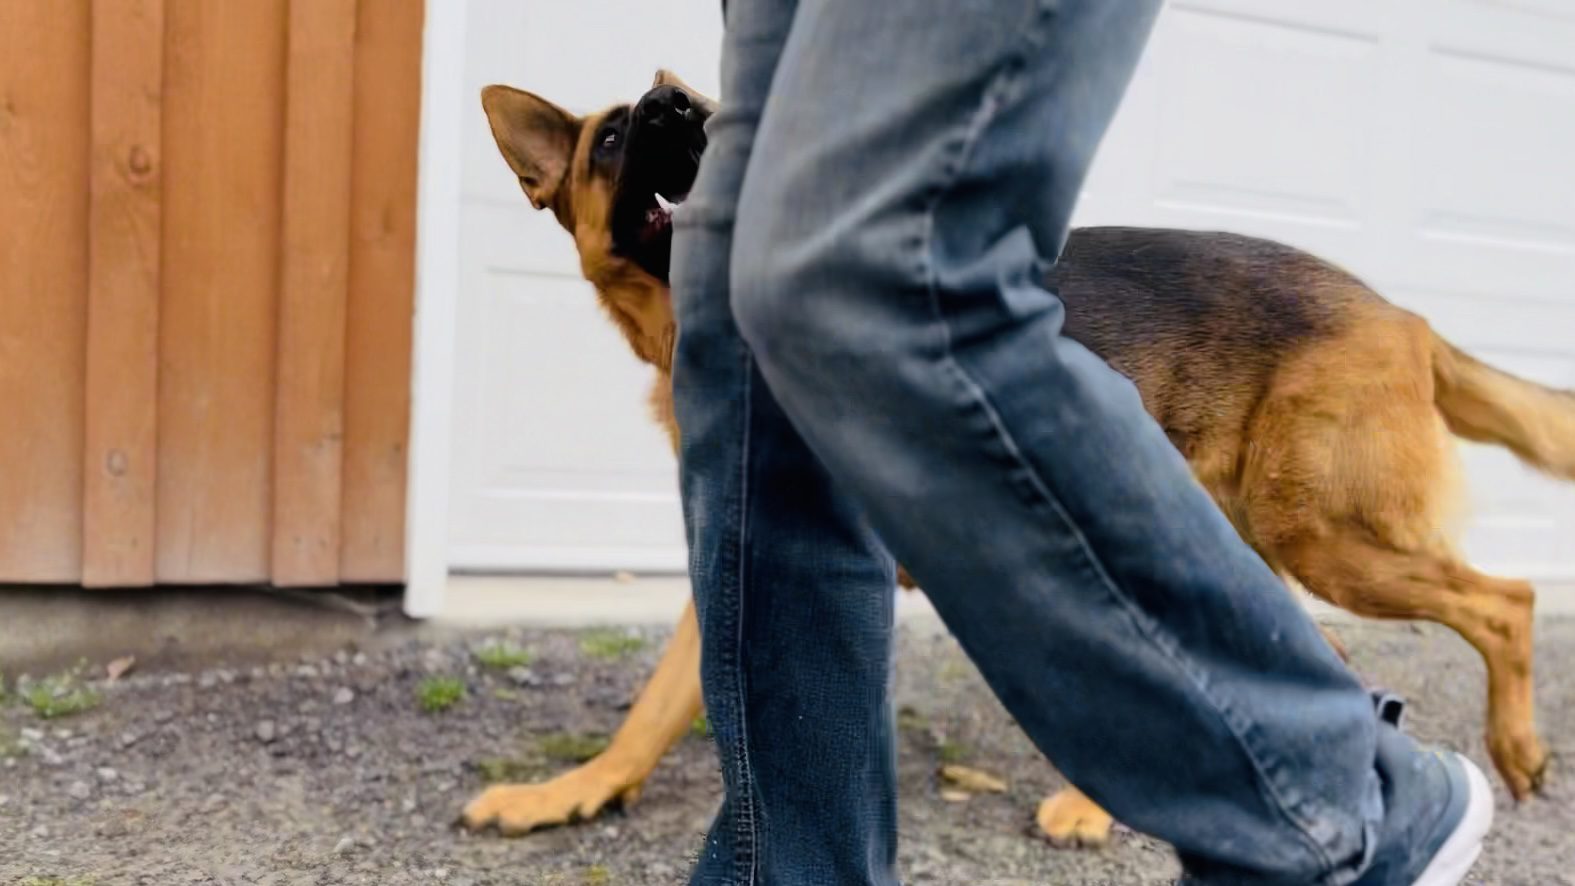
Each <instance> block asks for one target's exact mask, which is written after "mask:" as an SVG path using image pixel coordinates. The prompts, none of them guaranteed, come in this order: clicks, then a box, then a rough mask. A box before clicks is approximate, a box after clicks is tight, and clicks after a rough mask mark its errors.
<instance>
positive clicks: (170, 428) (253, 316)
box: [156, 0, 287, 582]
mask: <svg viewBox="0 0 1575 886" xmlns="http://www.w3.org/2000/svg"><path fill="white" fill-rule="evenodd" d="M286 9H287V6H286V3H285V0H167V3H166V7H165V47H164V54H165V56H164V62H165V64H164V90H165V104H164V153H165V179H164V238H163V251H162V259H161V264H162V269H163V280H164V292H163V302H162V304H161V306H160V311H159V342H160V362H159V376H158V391H159V397H158V415H159V429H158V435H159V449H158V467H157V472H158V480H157V488H158V516H157V527H158V538H157V548H158V551H157V560H156V571H157V577H158V580H159V581H163V582H252V581H264V580H266V579H267V578H268V567H269V553H270V543H269V542H270V538H271V533H270V531H269V513H270V510H271V506H272V495H271V489H270V483H271V482H272V466H273V458H272V448H273V438H274V434H273V413H274V373H275V369H276V365H275V357H276V353H277V351H276V334H275V333H276V321H277V310H278V304H277V294H278V277H279V221H280V210H279V205H280V189H281V184H282V182H281V172H282V167H283V164H282V160H283V133H284V81H285V77H284V65H285V29H286V21H287V19H286V15H285V12H286Z"/></svg>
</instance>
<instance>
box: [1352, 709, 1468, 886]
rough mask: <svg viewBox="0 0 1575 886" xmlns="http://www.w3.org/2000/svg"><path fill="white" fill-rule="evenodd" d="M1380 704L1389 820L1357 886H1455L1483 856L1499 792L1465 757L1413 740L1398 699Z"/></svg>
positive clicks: (1379, 762) (1381, 766)
mask: <svg viewBox="0 0 1575 886" xmlns="http://www.w3.org/2000/svg"><path fill="white" fill-rule="evenodd" d="M1374 703H1375V705H1376V708H1377V712H1378V715H1379V720H1380V723H1379V727H1378V754H1377V759H1376V760H1375V761H1374V762H1375V764H1376V768H1377V770H1378V776H1379V781H1380V783H1381V787H1382V791H1383V804H1384V819H1383V821H1382V822H1381V823H1380V824H1379V826H1378V832H1377V834H1376V835H1375V836H1376V837H1377V842H1378V845H1377V851H1376V852H1375V853H1374V855H1373V857H1372V858H1371V859H1370V860H1369V864H1368V867H1367V869H1366V870H1365V871H1363V872H1362V875H1361V876H1360V877H1358V878H1357V880H1356V884H1355V886H1395V884H1407V883H1409V884H1413V886H1455V884H1456V883H1459V882H1461V881H1462V880H1464V879H1465V876H1466V874H1467V873H1468V872H1469V871H1470V870H1471V866H1472V865H1473V864H1475V863H1476V860H1477V856H1478V855H1480V854H1481V853H1482V839H1483V837H1485V836H1486V835H1487V832H1488V828H1490V827H1491V826H1492V824H1493V788H1492V786H1491V785H1489V784H1488V780H1487V776H1485V775H1483V774H1482V770H1481V769H1478V768H1477V765H1476V764H1475V763H1473V762H1471V761H1470V760H1468V759H1466V758H1465V757H1464V756H1463V755H1461V754H1457V753H1454V752H1453V751H1445V750H1439V749H1433V748H1426V747H1422V746H1420V745H1418V744H1417V743H1416V742H1415V741H1413V740H1411V739H1410V738H1408V737H1406V735H1405V734H1404V733H1403V732H1402V731H1401V725H1400V719H1401V712H1402V711H1403V709H1404V703H1403V702H1401V701H1400V700H1399V699H1398V698H1396V697H1394V696H1392V695H1389V694H1388V693H1384V692H1378V693H1375V695H1374Z"/></svg>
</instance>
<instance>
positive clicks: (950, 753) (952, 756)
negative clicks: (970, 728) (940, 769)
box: [935, 738, 973, 763]
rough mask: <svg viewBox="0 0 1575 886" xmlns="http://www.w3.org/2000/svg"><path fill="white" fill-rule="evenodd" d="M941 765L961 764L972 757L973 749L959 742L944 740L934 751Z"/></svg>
mask: <svg viewBox="0 0 1575 886" xmlns="http://www.w3.org/2000/svg"><path fill="white" fill-rule="evenodd" d="M935 752H936V754H937V755H938V756H939V757H940V758H941V762H942V763H961V762H963V761H965V760H967V759H968V758H969V757H972V756H973V748H970V747H968V746H967V745H966V744H963V743H962V742H960V741H952V740H951V739H949V738H948V739H946V740H944V741H942V742H941V743H940V746H939V747H937V748H936V749H935Z"/></svg>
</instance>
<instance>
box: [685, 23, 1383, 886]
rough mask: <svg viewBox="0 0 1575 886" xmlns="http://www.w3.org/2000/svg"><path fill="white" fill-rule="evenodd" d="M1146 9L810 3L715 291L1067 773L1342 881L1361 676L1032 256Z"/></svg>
mask: <svg viewBox="0 0 1575 886" xmlns="http://www.w3.org/2000/svg"><path fill="white" fill-rule="evenodd" d="M734 5H735V8H736V9H742V8H744V4H743V3H742V0H735V4H734ZM1157 7H1158V3H1157V2H1148V0H1143V2H1136V0H1121V2H1114V0H995V2H981V0H928V2H922V3H920V2H912V3H885V2H881V3H876V2H846V0H801V2H800V4H799V9H798V12H797V15H796V19H795V23H794V26H793V29H792V32H791V34H790V35H789V37H788V41H787V45H786V48H785V50H784V51H783V53H782V57H781V60H780V64H779V66H778V68H777V72H776V75H775V78H774V82H773V85H772V92H771V101H770V102H769V103H768V105H767V107H766V113H765V115H764V117H763V119H762V120H761V123H760V127H759V131H758V134H757V138H756V144H755V147H754V150H753V152H752V157H751V159H750V170H751V171H750V175H749V176H748V177H747V179H746V181H745V183H744V188H743V192H742V194H741V196H740V199H739V203H738V225H737V236H736V239H735V243H734V248H733V259H732V269H731V283H732V287H731V291H732V304H733V313H734V316H735V317H736V319H737V322H738V325H739V327H740V329H741V330H742V333H743V336H744V338H745V340H746V341H747V342H748V344H749V346H750V348H751V349H752V351H753V353H754V354H755V356H756V358H757V361H758V365H759V369H760V372H761V374H762V376H763V377H764V378H765V380H766V382H767V383H768V384H769V385H770V388H771V391H772V393H773V394H774V395H775V397H776V399H777V401H778V402H779V403H780V404H781V406H782V408H783V410H784V411H785V412H786V413H787V415H788V416H789V417H790V419H791V420H792V422H793V423H794V425H795V426H796V427H797V428H798V430H799V432H800V433H801V434H802V435H803V436H804V438H805V440H807V442H808V443H809V445H810V446H811V448H812V449H813V451H814V452H815V453H816V455H817V456H818V457H819V459H820V461H821V463H822V464H824V465H825V466H826V467H827V468H828V469H829V470H830V472H831V474H832V475H833V476H834V477H836V479H837V481H838V482H839V483H840V484H842V488H845V489H848V490H850V492H851V493H852V494H854V495H855V496H856V497H857V498H858V500H859V501H860V502H861V503H862V504H863V506H864V507H865V509H866V512H867V513H868V514H869V517H870V519H871V521H872V522H873V523H874V524H875V526H876V528H877V529H878V531H879V532H880V534H881V536H882V538H883V539H884V540H885V542H886V543H887V544H888V545H889V546H890V548H891V550H892V551H894V552H895V553H896V554H897V556H898V558H899V559H900V560H901V562H903V564H904V565H906V566H907V567H908V568H909V569H910V570H911V571H912V573H913V574H914V576H915V577H916V578H917V579H918V580H919V582H920V583H921V584H922V585H923V587H924V588H925V590H926V592H927V593H928V594H929V595H930V597H931V598H932V600H933V601H934V603H935V605H936V607H937V609H938V610H939V612H940V614H941V615H942V617H943V618H944V619H945V621H946V624H947V625H948V627H949V628H950V629H951V630H952V632H953V633H954V634H955V635H956V636H957V637H958V639H959V640H960V641H961V643H962V644H963V646H964V648H965V649H966V650H967V651H968V653H969V655H970V656H971V657H972V658H973V660H974V661H975V662H976V663H977V664H978V665H979V667H980V669H981V671H982V672H983V674H984V675H985V677H986V679H987V680H988V681H989V682H990V685H991V686H992V688H993V689H994V691H995V692H996V693H997V694H998V695H999V696H1000V698H1001V700H1002V701H1003V703H1004V704H1005V705H1006V707H1007V708H1008V709H1009V710H1010V711H1011V712H1012V714H1013V715H1014V716H1015V717H1016V718H1017V720H1018V721H1019V722H1020V723H1021V724H1022V726H1023V727H1024V729H1025V730H1026V731H1027V732H1028V733H1029V735H1030V736H1031V737H1032V738H1033V740H1034V741H1035V742H1036V744H1037V745H1038V746H1039V747H1040V748H1041V749H1042V750H1043V751H1044V752H1045V753H1046V754H1047V755H1048V756H1049V757H1050V758H1051V759H1052V760H1053V761H1054V762H1055V764H1056V765H1057V766H1058V767H1059V768H1060V769H1061V770H1062V771H1063V772H1065V773H1066V775H1067V776H1068V777H1069V778H1070V779H1071V780H1072V781H1073V782H1074V783H1076V784H1077V785H1078V786H1079V787H1081V788H1083V789H1084V790H1085V791H1086V792H1087V793H1088V794H1089V795H1090V796H1092V797H1093V798H1094V799H1095V800H1097V801H1098V802H1099V803H1101V804H1102V805H1104V806H1105V807H1106V808H1107V809H1109V810H1110V811H1111V812H1112V813H1114V814H1115V816H1116V817H1117V818H1119V819H1121V820H1122V821H1125V822H1127V823H1129V824H1131V825H1133V826H1134V827H1136V828H1138V829H1140V830H1143V831H1145V832H1148V833H1150V834H1154V835H1157V836H1159V837H1161V838H1163V839H1165V840H1168V841H1170V842H1171V843H1173V844H1175V845H1176V847H1177V848H1178V850H1179V852H1180V853H1181V855H1182V857H1183V860H1184V862H1186V864H1187V866H1188V868H1189V870H1191V871H1193V872H1196V873H1199V874H1201V875H1205V876H1206V877H1207V878H1208V879H1211V880H1216V881H1221V882H1225V881H1228V882H1275V883H1280V882H1285V883H1310V882H1330V883H1342V882H1349V881H1350V880H1351V879H1352V878H1353V877H1355V876H1356V875H1357V873H1358V872H1359V871H1360V870H1361V869H1362V867H1363V866H1364V865H1365V864H1367V861H1368V859H1369V858H1370V857H1371V853H1372V852H1373V850H1374V844H1375V842H1376V836H1375V835H1376V834H1377V833H1378V831H1379V828H1380V825H1381V823H1382V817H1383V806H1384V804H1383V800H1382V795H1381V793H1380V780H1379V777H1378V775H1377V774H1376V772H1375V754H1376V748H1377V735H1378V732H1377V723H1376V718H1375V715H1374V713H1373V709H1372V704H1371V702H1370V700H1369V697H1368V695H1367V694H1366V693H1365V692H1364V691H1363V690H1362V688H1361V687H1360V686H1359V684H1358V683H1357V681H1356V680H1355V678H1354V677H1353V676H1352V675H1351V674H1350V673H1349V672H1348V671H1347V670H1346V669H1345V668H1344V667H1343V666H1342V665H1341V663H1340V662H1339V660H1338V659H1337V658H1336V657H1335V656H1334V655H1333V653H1332V652H1331V651H1330V649H1329V648H1328V646H1327V645H1326V644H1325V643H1324V641H1323V640H1322V639H1321V638H1320V636H1319V635H1318V632H1317V630H1316V628H1315V626H1314V625H1313V623H1312V621H1311V620H1310V619H1309V618H1308V617H1307V615H1306V614H1305V613H1304V612H1303V611H1302V610H1301V608H1300V607H1299V606H1298V605H1297V603H1296V602H1295V600H1294V599H1293V597H1292V596H1291V595H1290V594H1289V593H1287V592H1286V590H1285V588H1284V586H1283V585H1282V584H1281V582H1280V581H1279V580H1278V578H1277V577H1276V576H1275V575H1274V574H1273V573H1272V572H1271V571H1270V570H1269V568H1268V567H1267V566H1266V565H1265V564H1264V563H1263V562H1262V561H1261V560H1260V559H1259V558H1258V557H1257V556H1256V555H1255V554H1254V553H1253V552H1252V551H1251V549H1250V548H1248V547H1247V546H1246V545H1245V544H1244V543H1243V542H1242V540H1241V539H1240V538H1239V537H1238V536H1237V534H1236V533H1235V532H1234V531H1233V529H1232V528H1231V526H1230V525H1229V523H1228V522H1227V521H1226V520H1225V518H1224V517H1223V516H1222V515H1221V513H1220V512H1219V510H1218V509H1217V508H1216V507H1215V505H1214V504H1213V502H1212V501H1211V500H1210V498H1209V497H1208V495H1207V494H1206V493H1205V492H1204V490H1203V489H1202V488H1201V486H1200V485H1199V484H1198V483H1197V482H1196V481H1195V480H1194V479H1193V478H1192V476H1191V474H1190V472H1189V471H1188V468H1187V465H1186V464H1185V462H1184V461H1183V459H1182V458H1181V456H1180V455H1179V454H1178V453H1177V452H1176V451H1175V450H1174V449H1173V448H1172V447H1171V445H1170V444H1169V442H1168V440H1167V439H1166V437H1165V435H1164V433H1163V432H1162V431H1161V429H1160V428H1159V427H1158V426H1157V424H1155V422H1154V421H1153V420H1152V419H1150V418H1149V416H1148V415H1147V414H1146V413H1145V412H1144V409H1143V405H1142V403H1141V401H1140V399H1139V397H1138V396H1137V393H1136V391H1135V389H1134V388H1133V386H1132V385H1131V384H1130V382H1129V381H1127V380H1126V379H1125V378H1123V377H1122V376H1120V375H1118V374H1117V373H1115V372H1114V371H1113V370H1111V369H1110V368H1109V367H1108V366H1107V365H1106V364H1105V363H1104V362H1102V361H1101V360H1100V359H1098V358H1097V357H1096V356H1095V355H1093V354H1092V353H1090V352H1089V351H1087V350H1086V349H1084V348H1083V347H1081V346H1080V345H1078V344H1077V343H1075V342H1073V341H1071V340H1070V339H1067V338H1065V337H1063V336H1062V335H1061V329H1062V320H1063V306H1062V304H1061V302H1060V300H1059V299H1058V298H1057V297H1056V295H1055V293H1053V292H1051V291H1047V290H1046V288H1045V287H1044V286H1043V284H1042V280H1043V272H1044V270H1045V268H1046V267H1047V262H1048V261H1050V260H1053V259H1054V257H1055V256H1056V255H1057V254H1058V253H1059V250H1060V248H1061V246H1062V244H1063V242H1064V238H1065V236H1066V229H1067V224H1068V219H1069V217H1070V215H1071V210H1072V207H1073V204H1074V203H1075V200H1076V197H1077V194H1078V192H1079V189H1080V187H1081V185H1082V182H1083V179H1084V176H1085V173H1086V170H1087V167H1088V165H1089V161H1090V158H1091V156H1092V154H1093V151H1094V149H1095V147H1096V146H1097V144H1098V142H1099V141H1100V139H1101V138H1102V137H1103V133H1104V131H1105V128H1106V127H1107V125H1108V123H1109V120H1110V118H1111V116H1112V115H1113V112H1114V109H1115V107H1116V105H1117V103H1118V101H1119V98H1120V96H1121V94H1122V92H1123V91H1124V90H1125V88H1126V84H1127V81H1128V79H1129V78H1130V76H1131V71H1132V69H1133V67H1134V66H1135V63H1136V59H1137V57H1138V55H1139V53H1140V51H1141V47H1142V45H1143V43H1144V41H1145V40H1146V37H1147V33H1148V31H1149V29H1150V27H1151V25H1152V20H1153V16H1154V15H1155V12H1156V9H1157ZM767 170H769V174H767ZM720 288H721V287H720V286H717V287H715V290H720ZM686 431H687V428H686ZM817 476H818V474H817ZM814 599H815V600H816V601H817V603H813V604H806V605H818V601H820V600H822V599H824V595H820V596H816V597H815V598H814ZM788 642H790V641H789V640H788V639H786V638H784V637H781V636H778V637H775V638H773V639H772V640H771V641H770V646H769V647H767V648H769V649H770V650H771V652H770V654H773V655H783V656H786V655H787V653H786V652H785V651H782V652H778V651H777V650H778V649H780V648H781V647H782V646H783V645H785V644H786V643H788ZM816 645H817V647H818V645H819V643H818V641H817V643H816ZM765 651H766V649H765V648H762V647H761V646H752V647H751V649H750V652H751V654H752V655H758V654H762V653H763V652H765ZM1400 740H1401V741H1405V740H1404V739H1400ZM828 882H829V881H828Z"/></svg>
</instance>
